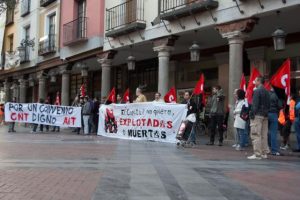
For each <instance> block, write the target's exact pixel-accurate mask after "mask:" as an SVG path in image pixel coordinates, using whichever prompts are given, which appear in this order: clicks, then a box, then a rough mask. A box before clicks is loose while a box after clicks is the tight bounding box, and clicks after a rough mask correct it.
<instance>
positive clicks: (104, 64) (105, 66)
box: [98, 58, 112, 99]
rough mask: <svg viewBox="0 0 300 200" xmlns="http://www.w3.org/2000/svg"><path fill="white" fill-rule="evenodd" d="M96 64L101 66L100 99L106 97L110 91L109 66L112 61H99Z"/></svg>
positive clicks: (104, 59) (105, 59)
mask: <svg viewBox="0 0 300 200" xmlns="http://www.w3.org/2000/svg"><path fill="white" fill-rule="evenodd" d="M98 62H99V63H100V64H101V68H102V72H101V99H102V98H104V97H107V96H108V95H109V94H108V93H109V92H110V90H111V85H110V82H111V80H110V76H111V66H112V59H107V58H103V59H99V60H98Z"/></svg>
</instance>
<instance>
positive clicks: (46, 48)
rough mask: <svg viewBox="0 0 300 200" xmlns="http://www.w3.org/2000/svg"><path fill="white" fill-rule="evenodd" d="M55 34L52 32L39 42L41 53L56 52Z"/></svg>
mask: <svg viewBox="0 0 300 200" xmlns="http://www.w3.org/2000/svg"><path fill="white" fill-rule="evenodd" d="M55 37H56V35H55V34H50V35H48V36H47V38H45V39H44V40H42V41H40V42H39V55H40V56H44V55H47V54H50V53H55V52H56V45H55Z"/></svg>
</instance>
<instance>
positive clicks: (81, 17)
mask: <svg viewBox="0 0 300 200" xmlns="http://www.w3.org/2000/svg"><path fill="white" fill-rule="evenodd" d="M77 13H78V29H77V30H78V32H77V34H78V38H84V37H85V32H86V31H85V29H86V28H85V25H86V23H85V17H86V1H85V0H79V1H78V10H77Z"/></svg>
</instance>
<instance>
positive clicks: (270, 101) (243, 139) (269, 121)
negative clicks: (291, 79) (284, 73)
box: [233, 76, 300, 160]
mask: <svg viewBox="0 0 300 200" xmlns="http://www.w3.org/2000/svg"><path fill="white" fill-rule="evenodd" d="M234 95H235V97H236V104H235V108H234V109H233V115H234V128H235V129H236V135H235V136H236V137H235V141H236V144H234V145H233V147H234V148H236V150H239V151H242V150H244V149H245V147H246V146H248V145H249V143H250V142H249V136H250V138H251V141H252V146H253V151H254V154H253V155H251V156H249V157H248V159H258V160H260V159H266V158H267V157H268V155H269V154H270V155H273V156H280V155H282V153H281V151H284V150H287V149H289V148H291V146H290V141H289V136H290V133H291V127H292V124H294V127H295V131H296V136H297V142H298V145H297V147H296V148H294V152H300V121H299V120H300V119H299V117H300V116H299V111H300V101H299V100H300V99H297V98H296V96H295V95H294V96H293V95H292V96H291V99H289V100H288V101H289V103H287V102H285V101H284V100H282V99H280V98H279V97H278V95H277V94H276V92H275V88H273V87H271V89H270V91H268V90H267V89H266V88H265V86H264V78H263V77H260V76H259V77H257V78H256V79H255V89H254V92H253V99H252V103H251V105H250V104H249V102H248V101H247V100H246V98H245V92H244V90H242V89H237V90H235V94H234ZM299 96H300V92H299ZM278 130H280V135H281V136H282V143H281V145H280V146H279V142H278Z"/></svg>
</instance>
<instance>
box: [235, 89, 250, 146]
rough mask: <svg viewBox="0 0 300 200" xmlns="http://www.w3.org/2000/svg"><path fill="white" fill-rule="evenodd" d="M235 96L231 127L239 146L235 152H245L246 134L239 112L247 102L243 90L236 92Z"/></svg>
mask: <svg viewBox="0 0 300 200" xmlns="http://www.w3.org/2000/svg"><path fill="white" fill-rule="evenodd" d="M236 94H237V102H236V107H235V109H234V111H233V114H234V124H233V127H234V128H236V131H237V134H238V141H239V145H238V146H237V147H236V150H237V151H243V150H245V146H246V139H247V138H246V137H247V134H246V132H245V128H246V121H245V120H244V119H243V118H242V117H241V114H242V113H241V112H242V108H243V106H244V105H246V104H247V101H246V100H245V92H244V90H242V89H239V90H237V91H236Z"/></svg>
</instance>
